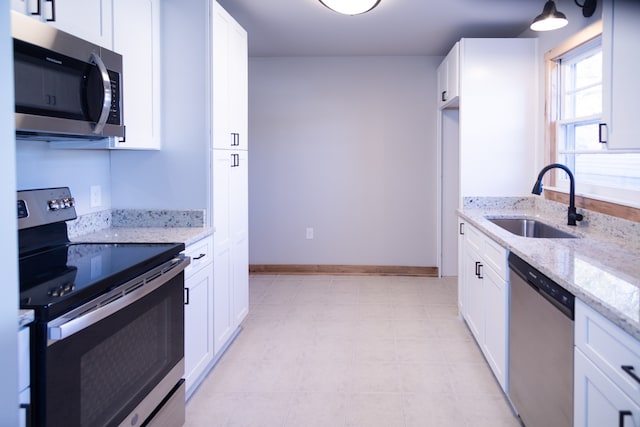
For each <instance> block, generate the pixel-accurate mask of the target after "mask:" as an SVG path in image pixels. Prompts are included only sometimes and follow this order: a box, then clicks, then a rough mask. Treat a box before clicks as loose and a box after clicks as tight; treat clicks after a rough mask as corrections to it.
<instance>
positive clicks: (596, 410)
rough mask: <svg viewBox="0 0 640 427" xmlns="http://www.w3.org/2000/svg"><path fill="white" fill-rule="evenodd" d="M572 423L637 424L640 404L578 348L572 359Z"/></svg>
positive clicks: (598, 426) (583, 424)
mask: <svg viewBox="0 0 640 427" xmlns="http://www.w3.org/2000/svg"><path fill="white" fill-rule="evenodd" d="M573 406H574V408H573V410H574V416H573V418H574V422H573V425H574V426H576V427H578V426H580V427H582V426H585V427H587V426H591V427H600V426H637V425H639V424H640V407H639V406H638V405H637V404H636V403H634V401H633V400H632V399H630V398H629V397H628V396H627V395H626V394H625V393H623V392H622V391H621V390H620V389H619V388H618V387H616V385H615V384H614V383H613V382H612V381H611V380H610V379H609V378H608V377H606V376H605V375H604V374H603V373H602V371H600V370H599V369H598V368H597V367H596V366H595V365H594V364H593V363H592V362H591V361H590V360H589V359H588V358H587V357H586V356H585V355H584V354H583V353H582V352H581V351H580V350H579V349H576V350H575V359H574V405H573Z"/></svg>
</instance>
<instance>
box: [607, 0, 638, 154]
mask: <svg viewBox="0 0 640 427" xmlns="http://www.w3.org/2000/svg"><path fill="white" fill-rule="evenodd" d="M602 7H603V9H602V18H603V31H602V51H603V64H604V73H603V78H604V87H603V89H604V90H603V123H604V125H605V127H606V132H602V133H603V135H602V139H603V142H606V143H607V146H608V147H609V148H610V149H631V148H640V136H639V132H638V130H639V126H638V119H637V112H636V110H637V109H636V106H635V103H636V101H637V99H638V98H640V79H638V75H637V74H638V71H637V68H638V64H640V48H638V43H637V41H638V39H639V38H640V29H638V24H639V23H640V2H639V1H628V0H608V1H605V2H603V6H602Z"/></svg>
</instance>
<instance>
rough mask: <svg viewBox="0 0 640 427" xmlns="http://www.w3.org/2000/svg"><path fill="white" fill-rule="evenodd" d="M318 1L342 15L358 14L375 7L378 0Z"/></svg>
mask: <svg viewBox="0 0 640 427" xmlns="http://www.w3.org/2000/svg"><path fill="white" fill-rule="evenodd" d="M320 3H322V4H323V5H325V6H326V7H328V8H329V9H331V10H333V11H334V12H338V13H342V14H343V15H360V14H361V13H365V12H369V11H370V10H371V9H373V8H374V7H376V6H377V5H378V3H380V0H320Z"/></svg>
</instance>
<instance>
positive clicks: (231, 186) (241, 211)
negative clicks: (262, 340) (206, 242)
mask: <svg viewBox="0 0 640 427" xmlns="http://www.w3.org/2000/svg"><path fill="white" fill-rule="evenodd" d="M213 152H214V153H213V193H214V200H213V202H214V205H213V223H214V226H215V228H216V233H215V236H214V263H215V274H214V276H215V277H214V280H215V289H214V337H215V352H216V353H218V352H219V351H220V350H222V349H223V348H224V347H225V345H226V344H227V341H229V338H231V336H232V335H233V334H234V332H235V331H236V330H237V328H238V326H240V323H241V322H242V321H243V320H244V318H245V317H246V316H247V313H248V311H249V238H248V236H249V233H248V228H249V227H248V226H249V221H248V188H247V181H248V152H247V151H244V150H218V149H215V150H213Z"/></svg>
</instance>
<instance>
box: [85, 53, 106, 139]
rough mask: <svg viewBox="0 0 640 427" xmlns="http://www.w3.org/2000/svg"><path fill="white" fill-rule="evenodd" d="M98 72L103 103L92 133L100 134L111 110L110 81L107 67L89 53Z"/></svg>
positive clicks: (94, 55)
mask: <svg viewBox="0 0 640 427" xmlns="http://www.w3.org/2000/svg"><path fill="white" fill-rule="evenodd" d="M90 60H91V61H92V62H93V63H94V64H96V66H97V67H98V70H99V71H100V76H101V77H102V88H103V89H104V101H103V102H102V112H101V113H100V118H99V119H98V121H97V122H96V126H95V127H94V128H93V133H95V134H98V135H99V134H101V133H102V129H104V125H105V124H106V123H107V119H108V118H109V110H110V109H111V79H110V78H109V72H108V71H107V67H106V66H105V65H104V62H102V59H101V58H100V56H98V55H96V53H95V52H92V53H91V59H90Z"/></svg>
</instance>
